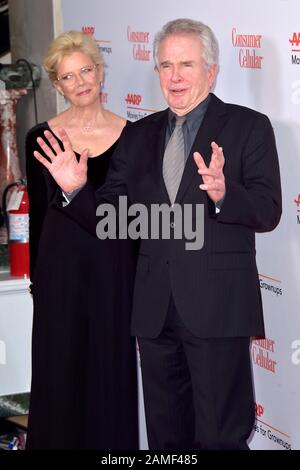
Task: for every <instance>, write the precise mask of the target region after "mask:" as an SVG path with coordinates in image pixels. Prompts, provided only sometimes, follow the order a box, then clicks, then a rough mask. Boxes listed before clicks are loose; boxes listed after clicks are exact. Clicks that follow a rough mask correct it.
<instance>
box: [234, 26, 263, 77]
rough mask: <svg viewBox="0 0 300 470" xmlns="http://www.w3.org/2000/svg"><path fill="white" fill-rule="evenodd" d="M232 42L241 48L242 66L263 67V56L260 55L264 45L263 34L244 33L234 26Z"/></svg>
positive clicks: (240, 61)
mask: <svg viewBox="0 0 300 470" xmlns="http://www.w3.org/2000/svg"><path fill="white" fill-rule="evenodd" d="M231 42H232V45H233V47H237V48H239V56H238V58H239V64H240V67H241V68H248V69H261V68H262V61H263V56H262V55H260V49H261V47H262V35H261V34H242V33H240V32H239V31H237V29H236V28H232V31H231Z"/></svg>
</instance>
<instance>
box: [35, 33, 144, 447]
mask: <svg viewBox="0 0 300 470" xmlns="http://www.w3.org/2000/svg"><path fill="white" fill-rule="evenodd" d="M44 66H45V69H46V71H47V72H48V75H49V78H50V80H51V81H52V83H53V85H54V86H55V88H56V89H57V91H58V92H59V93H61V94H62V95H64V96H65V98H66V99H67V100H68V102H69V107H68V109H67V110H66V111H64V112H62V113H60V114H59V115H57V116H55V117H54V118H53V119H50V120H49V121H48V122H44V123H42V124H38V125H37V126H35V127H34V128H32V129H31V130H30V131H29V132H28V135H27V139H26V155H27V179H28V191H29V198H30V249H31V259H30V262H31V280H32V292H33V301H34V320H33V336H32V387H31V399H30V411H29V422H28V435H27V449H137V448H138V425H137V422H138V411H137V378H136V351H135V341H134V339H133V338H131V337H130V329H129V323H130V311H131V295H132V289H133V281H134V274H135V249H134V246H133V242H132V241H130V240H103V241H102V240H101V241H100V240H98V239H97V238H96V237H93V236H92V235H90V234H88V233H87V232H86V231H84V230H83V229H82V228H81V227H80V226H79V225H78V224H76V223H75V222H73V221H72V220H71V219H68V218H67V217H64V216H62V215H61V214H60V212H59V211H58V210H56V209H55V206H54V205H51V200H52V199H53V197H54V196H55V194H56V193H57V190H58V187H57V184H56V183H55V182H54V180H53V178H52V177H51V175H50V174H49V173H48V171H47V170H46V169H45V168H44V167H43V165H42V164H41V163H39V162H38V161H37V160H36V158H35V157H34V156H33V152H34V151H35V150H39V151H40V148H39V146H38V144H37V142H36V139H37V138H38V137H44V132H45V131H50V132H51V133H52V134H54V135H55V136H57V135H58V134H59V129H60V128H61V127H62V128H64V129H65V130H66V131H67V133H68V135H69V137H70V139H71V142H72V146H73V148H74V149H75V150H76V156H77V158H78V159H79V158H80V154H81V153H82V151H83V150H84V149H86V148H88V149H89V155H90V158H89V160H88V177H89V180H90V182H91V183H92V184H93V186H94V188H95V189H97V188H99V187H100V186H101V185H102V184H103V182H104V180H105V176H106V173H107V170H108V166H109V161H110V158H111V155H112V153H113V151H114V148H115V146H116V143H117V140H118V138H119V135H120V133H121V131H122V129H123V127H124V125H125V124H126V122H125V121H124V120H123V119H122V118H120V117H119V116H117V115H115V114H113V113H111V112H109V111H107V110H104V109H103V107H102V106H101V102H100V94H99V84H100V83H101V80H102V78H103V61H102V58H101V55H100V52H99V49H98V47H97V44H96V42H95V41H94V39H92V38H91V37H90V36H86V35H83V34H82V33H79V32H76V31H70V32H68V33H64V34H62V35H61V36H59V37H58V38H57V39H55V40H54V41H53V42H52V43H51V45H50V47H49V49H48V53H47V56H46V58H45V61H44Z"/></svg>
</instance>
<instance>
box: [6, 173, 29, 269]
mask: <svg viewBox="0 0 300 470" xmlns="http://www.w3.org/2000/svg"><path fill="white" fill-rule="evenodd" d="M12 188H14V189H13V190H12V191H10V190H11V189H12ZM8 194H10V198H9V201H8V204H7V202H6V198H7V195H8ZM2 207H3V213H4V217H5V221H6V225H7V230H8V250H9V260H10V273H11V275H12V276H21V277H29V198H28V192H27V186H26V181H25V180H19V181H16V182H14V183H11V184H9V185H8V186H7V187H6V188H5V190H4V193H3V202H2Z"/></svg>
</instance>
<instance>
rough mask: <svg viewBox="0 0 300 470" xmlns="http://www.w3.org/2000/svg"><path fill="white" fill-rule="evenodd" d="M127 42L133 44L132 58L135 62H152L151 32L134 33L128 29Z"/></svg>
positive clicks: (129, 27)
mask: <svg viewBox="0 0 300 470" xmlns="http://www.w3.org/2000/svg"><path fill="white" fill-rule="evenodd" d="M127 40H128V42H130V43H132V56H133V58H134V60H141V61H147V62H148V61H150V58H151V49H149V42H150V33H149V31H134V30H133V29H132V28H131V26H128V27H127Z"/></svg>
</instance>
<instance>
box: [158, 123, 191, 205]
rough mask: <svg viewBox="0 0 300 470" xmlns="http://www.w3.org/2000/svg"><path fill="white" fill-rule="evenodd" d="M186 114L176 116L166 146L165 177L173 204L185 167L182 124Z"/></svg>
mask: <svg viewBox="0 0 300 470" xmlns="http://www.w3.org/2000/svg"><path fill="white" fill-rule="evenodd" d="M185 120H186V116H176V124H175V128H174V131H173V133H172V135H171V137H170V140H169V142H168V144H167V146H166V150H165V154H164V160H163V177H164V181H165V185H166V188H167V191H168V194H169V198H170V201H171V204H173V203H174V201H175V198H176V194H177V191H178V188H179V184H180V181H181V178H182V174H183V169H184V137H183V131H182V126H183V123H184V122H185Z"/></svg>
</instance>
